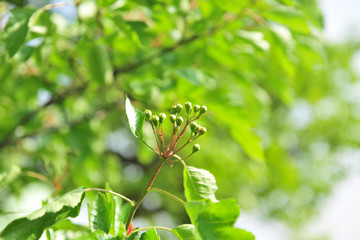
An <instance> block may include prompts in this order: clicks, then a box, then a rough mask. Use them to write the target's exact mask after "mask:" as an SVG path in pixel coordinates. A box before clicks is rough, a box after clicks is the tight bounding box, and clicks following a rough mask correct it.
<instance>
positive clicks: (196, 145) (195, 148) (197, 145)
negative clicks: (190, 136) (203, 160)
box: [192, 144, 200, 153]
mask: <svg viewBox="0 0 360 240" xmlns="http://www.w3.org/2000/svg"><path fill="white" fill-rule="evenodd" d="M199 150H200V145H199V144H194V146H193V151H192V152H193V153H196V152H197V151H199Z"/></svg>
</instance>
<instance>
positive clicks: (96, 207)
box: [88, 193, 115, 233]
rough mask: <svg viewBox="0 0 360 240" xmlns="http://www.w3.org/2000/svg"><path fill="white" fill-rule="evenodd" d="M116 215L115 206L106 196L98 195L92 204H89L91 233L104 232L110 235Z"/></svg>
mask: <svg viewBox="0 0 360 240" xmlns="http://www.w3.org/2000/svg"><path fill="white" fill-rule="evenodd" d="M114 213H115V204H114V202H113V201H108V200H107V199H106V195H105V194H102V193H97V194H96V196H95V199H94V200H93V201H92V203H91V204H88V214H89V224H90V229H91V231H95V230H102V231H103V232H105V233H109V232H110V229H111V226H112V223H113V220H114Z"/></svg>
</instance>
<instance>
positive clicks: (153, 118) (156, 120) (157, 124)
mask: <svg viewBox="0 0 360 240" xmlns="http://www.w3.org/2000/svg"><path fill="white" fill-rule="evenodd" d="M151 121H152V123H153V124H154V125H155V127H158V126H159V117H158V116H156V115H154V116H153V117H152V119H151Z"/></svg>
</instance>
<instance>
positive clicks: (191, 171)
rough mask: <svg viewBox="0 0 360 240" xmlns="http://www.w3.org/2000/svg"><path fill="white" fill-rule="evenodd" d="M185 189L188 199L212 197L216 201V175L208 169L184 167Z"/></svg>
mask: <svg viewBox="0 0 360 240" xmlns="http://www.w3.org/2000/svg"><path fill="white" fill-rule="evenodd" d="M183 174H184V189H185V198H186V200H187V201H193V200H200V199H210V200H212V201H216V197H215V192H216V190H217V186H216V180H215V178H214V176H213V175H212V174H211V173H210V172H209V171H207V170H204V169H198V168H195V167H191V166H187V167H184V171H183Z"/></svg>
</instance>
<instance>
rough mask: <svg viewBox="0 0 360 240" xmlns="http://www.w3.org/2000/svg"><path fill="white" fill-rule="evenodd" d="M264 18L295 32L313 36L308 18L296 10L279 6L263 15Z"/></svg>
mask: <svg viewBox="0 0 360 240" xmlns="http://www.w3.org/2000/svg"><path fill="white" fill-rule="evenodd" d="M263 16H264V17H265V18H266V19H269V20H272V21H275V22H279V23H282V24H284V25H285V26H287V27H289V29H291V30H293V31H296V32H299V33H303V34H311V31H310V28H309V25H308V22H307V20H306V17H305V16H304V14H303V13H302V12H301V11H300V10H298V9H296V8H293V7H285V6H278V7H276V8H273V9H272V10H271V11H269V12H265V13H263Z"/></svg>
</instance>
